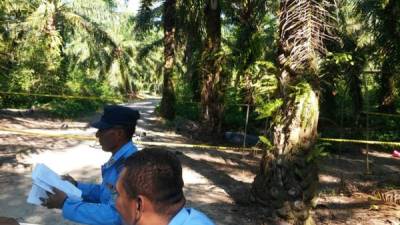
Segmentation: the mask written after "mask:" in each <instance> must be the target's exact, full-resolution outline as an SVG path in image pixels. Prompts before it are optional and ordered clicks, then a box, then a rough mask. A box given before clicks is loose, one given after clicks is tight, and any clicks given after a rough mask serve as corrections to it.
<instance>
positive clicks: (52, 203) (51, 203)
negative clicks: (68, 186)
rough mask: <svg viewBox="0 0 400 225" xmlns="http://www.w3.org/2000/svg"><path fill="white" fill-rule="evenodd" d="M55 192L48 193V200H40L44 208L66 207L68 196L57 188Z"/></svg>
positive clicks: (54, 189)
mask: <svg viewBox="0 0 400 225" xmlns="http://www.w3.org/2000/svg"><path fill="white" fill-rule="evenodd" d="M53 192H54V194H52V193H49V192H47V194H48V195H49V197H48V198H47V199H44V198H40V200H41V201H42V206H44V207H46V208H48V209H61V208H62V207H63V205H64V202H65V199H67V195H66V194H65V193H64V192H62V191H60V190H58V189H57V188H53Z"/></svg>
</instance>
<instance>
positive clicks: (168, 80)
mask: <svg viewBox="0 0 400 225" xmlns="http://www.w3.org/2000/svg"><path fill="white" fill-rule="evenodd" d="M175 7H176V1H175V0H166V1H165V2H164V14H163V22H164V24H163V25H164V60H165V61H164V80H163V91H162V99H161V106H160V112H161V116H162V117H164V118H166V119H169V120H171V119H174V118H175V92H174V85H173V83H172V76H173V69H174V62H175Z"/></svg>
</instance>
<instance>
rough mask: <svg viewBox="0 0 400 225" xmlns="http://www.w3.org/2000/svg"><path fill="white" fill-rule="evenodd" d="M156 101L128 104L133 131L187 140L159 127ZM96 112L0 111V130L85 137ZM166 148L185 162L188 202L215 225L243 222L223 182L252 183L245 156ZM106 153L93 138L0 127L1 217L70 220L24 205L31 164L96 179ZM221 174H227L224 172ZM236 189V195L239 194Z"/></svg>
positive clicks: (48, 224) (47, 224)
mask: <svg viewBox="0 0 400 225" xmlns="http://www.w3.org/2000/svg"><path fill="white" fill-rule="evenodd" d="M158 102H159V99H147V100H144V101H140V102H136V103H134V104H127V105H128V106H129V107H132V108H136V109H138V110H139V111H140V112H141V116H142V118H141V120H140V121H139V122H138V128H137V132H136V133H137V134H144V133H146V136H145V137H142V139H143V140H145V141H156V142H166V143H171V142H175V143H188V142H189V141H188V140H187V139H186V138H184V137H182V136H180V135H177V134H175V133H174V132H171V131H168V130H166V129H162V128H161V127H162V126H160V121H159V119H158V118H157V117H155V116H154V114H153V111H154V108H155V106H156V104H157V103H158ZM98 116H99V115H98V114H97V115H94V116H93V117H91V118H88V119H82V121H60V120H46V119H41V118H40V117H39V118H36V117H35V115H25V116H20V115H19V114H17V115H1V116H0V129H2V128H6V129H15V130H21V131H26V132H37V133H42V134H79V135H80V136H83V137H86V136H87V137H90V136H93V135H94V132H95V129H93V128H87V122H88V121H90V120H94V119H95V118H97V117H98ZM141 147H143V146H139V148H141ZM170 150H172V151H177V152H178V153H179V152H180V153H182V154H179V155H180V156H179V157H180V158H181V159H182V162H183V165H184V171H183V176H184V181H185V193H186V196H187V199H188V205H189V206H193V207H196V208H199V209H201V210H202V211H205V212H206V213H207V214H210V216H211V217H212V218H213V219H214V220H215V221H216V222H217V223H218V224H247V222H248V221H246V217H242V216H241V215H238V214H237V212H238V210H239V209H238V207H236V206H235V205H234V201H233V200H232V198H231V197H230V196H231V195H232V194H233V193H229V191H228V192H227V191H226V190H225V188H226V187H228V186H232V187H234V188H232V189H237V190H240V189H241V188H244V189H246V188H248V186H249V184H250V182H251V181H252V177H253V173H252V172H251V171H249V170H248V168H245V167H247V166H242V165H241V163H240V161H242V160H244V159H242V157H241V154H238V153H234V152H232V153H224V152H217V151H211V150H210V151H204V150H196V149H170ZM109 157H110V155H109V154H107V153H105V152H103V151H101V149H100V146H98V144H97V143H96V141H81V140H75V139H65V138H57V137H45V136H31V135H21V134H15V133H12V132H10V131H0V189H1V190H2V191H1V193H0V216H7V217H14V218H18V220H19V221H20V222H28V223H37V224H43V225H54V224H59V225H64V224H65V225H71V224H74V223H71V222H68V221H66V220H64V219H63V218H62V216H61V214H60V211H58V210H47V209H45V208H42V207H36V206H32V205H29V204H27V203H26V196H27V193H28V191H29V189H30V186H31V177H30V174H31V170H32V168H33V166H34V165H35V164H36V163H45V164H46V165H48V166H49V167H50V168H52V169H53V170H55V171H56V172H58V173H59V174H63V173H69V174H71V175H72V176H74V177H76V178H77V179H79V180H83V181H91V182H99V181H100V170H99V168H100V165H101V164H103V163H104V162H105V161H107V160H108V158H109ZM244 161H245V160H244ZM256 161H257V160H256V159H255V158H253V159H249V164H251V165H255V164H256ZM254 168H255V167H253V169H254ZM225 172H232V173H231V174H229V175H228V174H225ZM240 192H241V191H238V193H236V194H235V196H239V195H240ZM205 193H207V194H206V195H205ZM238 194H239V195H238ZM239 221H241V222H239ZM238 222H239V223H238Z"/></svg>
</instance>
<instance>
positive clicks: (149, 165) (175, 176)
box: [122, 148, 185, 215]
mask: <svg viewBox="0 0 400 225" xmlns="http://www.w3.org/2000/svg"><path fill="white" fill-rule="evenodd" d="M122 179H123V180H122V184H123V187H124V189H125V191H126V193H127V195H128V197H129V198H136V197H137V196H138V195H143V196H146V197H147V198H148V199H149V200H150V201H151V202H152V203H153V206H154V209H155V211H156V212H157V213H160V214H164V215H172V214H174V213H176V210H177V207H181V206H182V205H183V204H184V202H185V197H184V195H183V190H182V188H183V185H184V184H183V179H182V166H181V163H180V161H179V159H178V158H177V157H176V156H175V154H174V153H172V152H169V151H167V150H163V149H160V148H145V149H143V150H141V151H139V152H137V153H135V154H133V155H132V156H131V157H129V158H127V159H126V161H125V174H124V176H123V178H122Z"/></svg>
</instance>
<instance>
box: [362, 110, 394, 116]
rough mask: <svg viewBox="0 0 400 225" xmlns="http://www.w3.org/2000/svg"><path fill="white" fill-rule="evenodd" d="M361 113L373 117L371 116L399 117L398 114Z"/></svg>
mask: <svg viewBox="0 0 400 225" xmlns="http://www.w3.org/2000/svg"><path fill="white" fill-rule="evenodd" d="M361 113H364V114H368V115H373V116H389V117H400V115H399V114H389V113H378V112H365V111H362V112H361Z"/></svg>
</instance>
